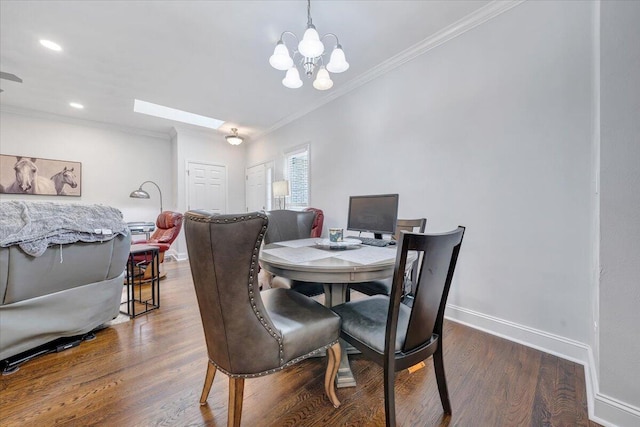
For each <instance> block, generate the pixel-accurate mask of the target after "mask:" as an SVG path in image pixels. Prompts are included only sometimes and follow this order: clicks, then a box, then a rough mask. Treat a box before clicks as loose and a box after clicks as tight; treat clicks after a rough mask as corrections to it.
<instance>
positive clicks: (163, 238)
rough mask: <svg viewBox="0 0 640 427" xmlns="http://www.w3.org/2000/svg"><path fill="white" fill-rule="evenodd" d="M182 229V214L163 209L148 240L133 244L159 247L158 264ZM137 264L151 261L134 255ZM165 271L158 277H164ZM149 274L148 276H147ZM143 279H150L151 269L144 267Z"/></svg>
mask: <svg viewBox="0 0 640 427" xmlns="http://www.w3.org/2000/svg"><path fill="white" fill-rule="evenodd" d="M181 229H182V214H181V213H179V212H171V211H164V212H161V213H160V215H158V218H157V219H156V230H155V231H154V232H153V234H152V235H151V237H149V240H138V241H136V242H134V244H136V245H137V244H145V245H153V246H157V247H158V249H159V252H160V253H159V260H160V264H162V262H163V261H164V253H165V252H166V251H167V250H168V249H169V248H170V247H171V244H172V243H173V241H174V240H176V239H177V238H178V235H179V234H180V230H181ZM134 261H135V263H136V264H137V265H144V264H148V263H149V262H151V260H150V259H148V258H147V257H146V256H145V255H139V256H135V257H134ZM165 275H166V273H164V272H162V271H161V272H160V277H164V276H165ZM147 276H149V277H147ZM144 279H151V269H150V268H147V269H145V273H144Z"/></svg>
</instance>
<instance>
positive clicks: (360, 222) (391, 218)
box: [347, 194, 398, 239]
mask: <svg viewBox="0 0 640 427" xmlns="http://www.w3.org/2000/svg"><path fill="white" fill-rule="evenodd" d="M397 219H398V195H397V194H378V195H370V196H350V197H349V217H348V220H347V230H351V231H366V232H369V233H373V234H374V237H375V238H376V239H381V238H382V235H383V234H394V233H395V231H396V221H397Z"/></svg>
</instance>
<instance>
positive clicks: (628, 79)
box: [600, 1, 640, 425]
mask: <svg viewBox="0 0 640 427" xmlns="http://www.w3.org/2000/svg"><path fill="white" fill-rule="evenodd" d="M638 22H640V2H626V1H604V2H602V9H601V27H602V36H601V46H602V53H601V60H602V67H601V82H602V85H601V93H602V108H601V117H602V122H601V201H600V203H601V204H600V208H601V209H600V214H601V219H600V222H601V236H602V237H601V252H600V263H601V264H600V268H601V280H600V390H601V392H602V394H604V395H606V396H610V397H611V396H612V397H614V398H617V399H618V400H621V401H623V402H627V403H629V404H632V405H634V406H635V407H636V408H640V361H639V358H640V329H639V328H640V84H639V82H638V76H640V45H639V41H640V25H639V24H638ZM635 420H636V422H637V423H638V424H636V425H640V410H639V412H638V418H636V419H635Z"/></svg>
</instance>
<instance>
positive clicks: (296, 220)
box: [264, 210, 324, 297]
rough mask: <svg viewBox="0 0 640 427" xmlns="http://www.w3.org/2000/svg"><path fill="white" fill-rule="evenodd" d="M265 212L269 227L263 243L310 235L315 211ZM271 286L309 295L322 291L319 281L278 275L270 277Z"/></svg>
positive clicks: (320, 293) (302, 237) (318, 293)
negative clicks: (291, 278)
mask: <svg viewBox="0 0 640 427" xmlns="http://www.w3.org/2000/svg"><path fill="white" fill-rule="evenodd" d="M266 214H267V217H268V218H269V227H268V228H267V233H266V234H265V236H264V243H265V244H267V245H268V244H269V243H277V242H283V241H285V240H296V239H308V238H309V237H311V229H312V228H313V222H314V220H315V217H316V213H315V212H311V211H289V210H275V211H267V212H266ZM271 286H272V287H274V288H289V289H293V290H295V291H296V292H300V293H301V294H304V295H306V296H309V297H313V296H316V295H322V294H323V293H324V286H323V285H322V284H321V283H313V282H301V281H299V280H290V279H287V278H285V277H278V276H275V277H273V278H272V279H271Z"/></svg>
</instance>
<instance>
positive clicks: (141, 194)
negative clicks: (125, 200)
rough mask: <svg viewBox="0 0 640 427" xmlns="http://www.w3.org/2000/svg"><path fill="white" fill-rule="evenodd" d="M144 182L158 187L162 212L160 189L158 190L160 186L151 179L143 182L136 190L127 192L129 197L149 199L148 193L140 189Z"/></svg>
mask: <svg viewBox="0 0 640 427" xmlns="http://www.w3.org/2000/svg"><path fill="white" fill-rule="evenodd" d="M145 184H153V185H155V186H156V188H157V189H158V194H159V195H160V213H162V190H160V186H159V185H158V184H156V183H155V182H153V181H145V182H143V183H142V184H140V187H139V188H138V189H137V190H134V191H132V192H131V194H129V197H131V198H133V199H150V198H151V196H149V193H147V192H146V191H144V190H143V189H142V186H143V185H145Z"/></svg>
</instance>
